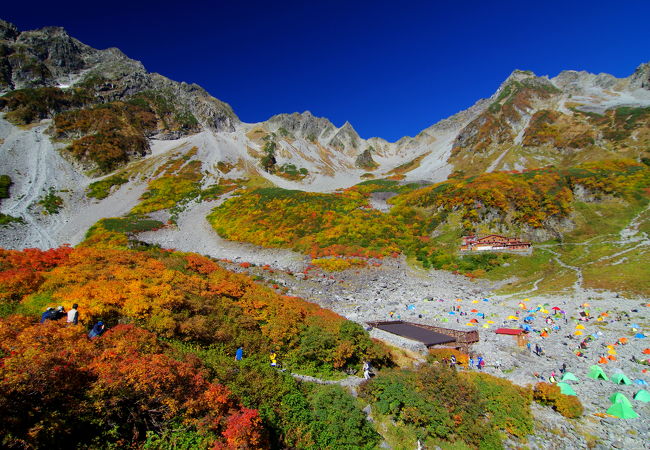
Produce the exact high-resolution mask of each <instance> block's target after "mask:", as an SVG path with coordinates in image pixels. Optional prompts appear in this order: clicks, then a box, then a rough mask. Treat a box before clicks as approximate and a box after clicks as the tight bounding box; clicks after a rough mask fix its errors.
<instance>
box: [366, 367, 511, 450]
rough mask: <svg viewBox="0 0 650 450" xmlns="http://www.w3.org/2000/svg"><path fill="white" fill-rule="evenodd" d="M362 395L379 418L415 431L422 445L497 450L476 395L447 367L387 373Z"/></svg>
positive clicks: (496, 444)
mask: <svg viewBox="0 0 650 450" xmlns="http://www.w3.org/2000/svg"><path fill="white" fill-rule="evenodd" d="M361 395H362V396H363V398H364V399H366V400H368V401H370V402H371V403H372V404H373V406H374V407H375V408H376V409H377V411H378V412H379V413H381V414H384V415H388V416H390V417H392V418H393V420H395V421H398V422H402V423H404V424H407V425H412V426H415V427H417V428H418V430H419V434H420V436H422V438H423V439H432V440H442V441H447V442H464V443H465V444H467V445H469V446H473V447H478V446H481V445H486V446H487V445H488V444H489V446H491V447H492V448H500V446H501V444H500V439H499V438H498V435H497V433H496V431H495V428H494V425H493V424H492V423H491V422H489V420H486V419H485V417H486V415H487V412H488V410H487V408H486V406H485V404H484V401H483V400H482V398H481V397H480V394H479V391H478V389H477V388H476V386H474V384H473V383H471V382H470V381H469V380H467V379H465V378H464V377H461V376H459V374H458V373H457V372H456V371H455V370H454V369H450V368H449V367H446V366H441V365H438V366H421V367H419V368H418V369H417V370H413V371H405V370H401V371H398V370H385V371H383V372H381V373H380V374H379V375H378V376H377V377H376V378H374V379H372V380H370V381H369V382H367V383H366V384H365V385H362V387H361Z"/></svg>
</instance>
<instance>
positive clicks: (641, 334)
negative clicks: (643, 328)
mask: <svg viewBox="0 0 650 450" xmlns="http://www.w3.org/2000/svg"><path fill="white" fill-rule="evenodd" d="M634 337H635V338H639V339H643V338H645V334H643V333H637V334H635V335H634Z"/></svg>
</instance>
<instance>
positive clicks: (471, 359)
mask: <svg viewBox="0 0 650 450" xmlns="http://www.w3.org/2000/svg"><path fill="white" fill-rule="evenodd" d="M472 366H474V358H470V359H469V368H470V369H471V368H472Z"/></svg>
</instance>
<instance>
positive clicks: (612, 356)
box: [607, 355, 616, 361]
mask: <svg viewBox="0 0 650 450" xmlns="http://www.w3.org/2000/svg"><path fill="white" fill-rule="evenodd" d="M607 359H609V360H610V361H616V356H614V355H609V356H608V357H607Z"/></svg>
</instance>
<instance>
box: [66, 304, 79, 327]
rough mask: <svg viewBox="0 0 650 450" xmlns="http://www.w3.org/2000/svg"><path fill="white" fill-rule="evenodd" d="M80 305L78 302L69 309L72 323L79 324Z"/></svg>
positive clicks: (69, 318) (69, 317)
mask: <svg viewBox="0 0 650 450" xmlns="http://www.w3.org/2000/svg"><path fill="white" fill-rule="evenodd" d="M77 308H79V305H77V304H76V303H75V304H73V305H72V309H71V310H70V311H68V320H67V322H68V323H71V324H72V325H77V324H78V323H79V311H78V309H77Z"/></svg>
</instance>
